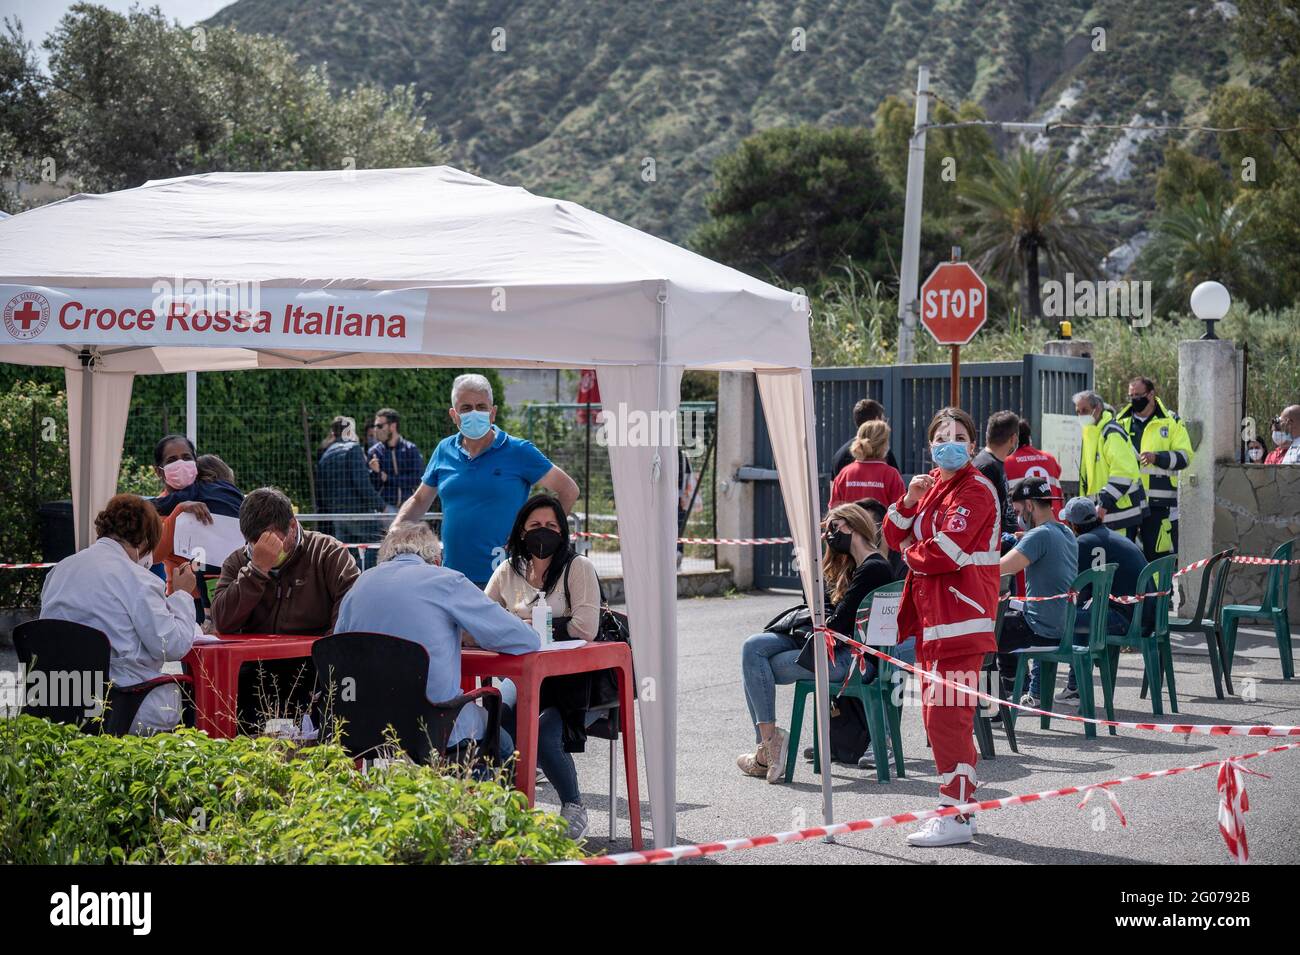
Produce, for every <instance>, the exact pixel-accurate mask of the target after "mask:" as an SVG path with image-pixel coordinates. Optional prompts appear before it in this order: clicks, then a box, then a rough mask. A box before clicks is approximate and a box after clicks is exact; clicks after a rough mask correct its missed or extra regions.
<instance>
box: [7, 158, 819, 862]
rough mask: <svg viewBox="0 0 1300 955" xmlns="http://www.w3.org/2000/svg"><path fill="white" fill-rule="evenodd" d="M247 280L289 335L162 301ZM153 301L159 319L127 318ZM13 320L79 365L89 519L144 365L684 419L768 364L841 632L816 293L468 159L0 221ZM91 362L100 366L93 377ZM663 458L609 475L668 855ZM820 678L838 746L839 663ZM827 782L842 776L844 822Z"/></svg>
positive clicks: (669, 568)
mask: <svg viewBox="0 0 1300 955" xmlns="http://www.w3.org/2000/svg"><path fill="white" fill-rule="evenodd" d="M231 283H235V284H237V285H246V286H251V287H253V288H255V289H257V290H259V293H260V295H261V298H262V300H263V301H264V302H267V303H273V304H268V306H267V308H268V311H267V314H268V316H270V315H274V316H275V317H274V319H273V320H268V322H267V325H268V327H267V328H266V329H264V330H263V331H265V332H267V334H262V333H261V332H253V333H250V331H249V329H248V328H242V329H233V330H232V329H231V328H229V327H227V328H224V329H219V328H217V327H216V323H215V322H212V323H211V324H209V325H208V326H207V327H205V328H203V329H201V330H200V329H199V328H198V323H197V322H195V323H194V326H193V327H189V326H187V325H186V324H185V323H184V322H177V323H173V322H172V321H171V320H170V318H169V317H167V313H168V312H169V310H170V309H169V306H167V305H166V304H164V305H162V306H159V305H157V300H158V299H159V297H160V296H161V297H162V298H165V299H166V300H167V301H170V302H172V303H176V302H180V303H182V304H184V305H185V306H186V307H187V308H190V309H194V308H200V307H202V301H203V299H202V298H201V296H202V295H203V294H204V292H205V289H210V288H211V287H213V286H220V287H226V286H229V285H230V284H231ZM195 284H197V286H198V293H192V291H191V289H192V288H193V287H194V285H195ZM160 289H162V290H163V291H162V292H160V291H159V290H160ZM168 290H170V291H168ZM196 295H197V296H199V297H196ZM394 301H400V302H401V303H402V304H401V311H402V314H403V316H405V321H404V325H403V331H402V334H401V336H398V337H400V338H401V340H400V341H394V340H393V336H387V337H385V336H384V335H383V334H382V333H381V334H379V335H371V333H370V332H369V331H368V330H367V332H366V333H365V335H355V334H353V335H351V336H349V335H348V334H346V333H343V332H340V331H336V332H334V333H328V332H327V333H324V334H320V333H316V334H309V333H307V331H306V330H305V329H304V330H300V329H299V327H298V326H296V325H295V326H293V327H292V329H291V323H290V319H289V310H290V309H291V308H292V307H294V306H295V305H299V306H302V307H301V308H299V310H298V311H299V314H300V315H301V314H302V312H303V311H304V310H306V311H307V313H308V317H310V314H311V311H312V310H313V309H315V310H318V311H319V312H326V303H332V305H333V307H336V308H337V309H338V311H339V314H340V315H341V314H342V312H343V310H344V303H346V305H347V308H349V309H352V308H355V309H357V310H359V311H368V310H373V311H387V312H388V313H392V314H395V313H396V309H395V308H394V307H393V306H392V303H393V302H394ZM37 306H39V308H38V307H37ZM148 307H154V308H157V309H158V318H157V321H156V322H154V323H151V324H150V325H149V327H147V328H142V327H141V325H140V323H139V322H135V324H134V326H130V325H128V324H127V315H128V314H130V315H131V316H132V317H133V319H138V318H139V317H140V315H141V310H142V309H144V308H148ZM207 307H208V309H209V310H210V309H211V306H210V305H209V306H207ZM272 309H274V311H272ZM281 309H283V313H281V311H280V310H281ZM65 310H67V315H68V321H67V322H65V321H64V312H65ZM92 310H93V311H94V312H95V314H96V316H97V317H96V318H95V319H94V320H92V318H91V312H92ZM0 312H5V315H4V321H3V322H0V361H2V362H7V363H12V364H20V365H45V366H55V367H62V368H65V369H67V383H68V392H69V421H70V426H71V428H72V435H71V441H70V449H71V466H72V472H73V479H74V482H78V483H75V484H74V487H75V489H76V496H75V498H74V500H75V501H76V502H78V503H77V507H78V511H79V513H78V517H79V519H80V522H81V524H82V525H85V524H87V523H88V521H89V517H90V515H91V514H93V513H95V511H96V510H97V509H98V508H100V507H102V506H103V504H104V502H105V501H107V500H108V498H109V497H110V496H111V494H112V493H113V490H114V488H115V487H116V481H117V472H118V468H119V465H120V460H121V450H122V440H123V436H124V433H125V427H126V418H127V415H128V413H129V406H130V393H131V382H132V376H133V374H165V373H177V372H185V371H225V370H238V369H248V368H313V367H333V368H382V367H548V368H596V369H597V371H598V375H599V376H600V382H601V387H602V390H603V393H604V396H605V399H606V401H607V402H608V403H610V404H611V405H615V406H617V405H618V404H619V403H626V406H627V409H628V410H643V411H646V412H651V411H655V410H667V409H676V407H677V404H678V401H679V398H680V388H679V385H680V381H681V374H682V369H683V368H702V369H715V370H743V371H755V372H757V373H758V375H759V388H760V392H761V394H762V396H763V406H764V411H765V413H766V415H767V417H768V423H769V429H768V430H769V434H770V436H771V441H772V446H773V450H774V453H775V456H776V461H777V468H778V471H779V472H780V474H781V488H782V495H783V498H784V500H785V506H786V510H787V514H788V516H789V518H790V524H791V527H792V528H793V529H794V530H793V533H794V536H795V539H796V542H797V545H798V547H799V548H800V551H799V552H800V554H801V555H804V556H805V558H807V557H809V556H810V557H811V559H804V560H802V561H801V562H800V573H801V576H802V579H803V583H804V587H805V589H806V591H807V592H808V593H809V595H810V597H811V599H812V601H813V606H814V608H815V611H816V620H817V622H818V623H819V624H820V623H821V622H822V621H823V619H824V618H823V616H822V613H823V608H822V606H821V602H822V601H821V585H820V559H819V554H818V551H817V539H818V536H819V531H818V525H817V521H818V510H819V502H818V501H817V496H816V488H817V483H816V459H815V450H814V448H813V447H812V443H811V440H810V439H811V436H812V427H811V413H812V412H811V409H812V399H811V372H810V368H811V364H812V355H811V348H810V345H809V339H808V325H807V305H806V300H805V299H803V297H802V296H796V295H794V294H792V293H789V292H786V291H784V290H782V289H779V288H776V287H775V286H772V285H769V284H767V283H765V282H761V281H759V280H758V279H755V278H753V277H752V276H748V275H745V274H743V273H741V272H737V271H735V270H734V269H730V268H727V267H726V266H723V265H719V264H718V263H716V262H711V261H709V260H708V259H705V258H703V257H701V256H698V255H695V254H694V253H691V252H688V251H687V250H685V249H681V248H678V247H677V246H674V245H672V244H670V243H668V242H664V241H662V240H660V239H656V238H654V237H653V236H649V235H646V234H644V233H641V232H638V231H636V230H635V229H632V228H629V227H628V226H625V225H622V224H621V223H618V222H615V221H613V220H611V219H608V218H606V217H604V216H601V215H599V214H597V213H594V212H591V211H590V210H587V209H584V208H582V207H581V206H577V205H575V204H573V203H571V202H564V201H558V200H554V199H548V198H545V197H542V196H534V195H532V194H531V193H528V192H526V191H525V190H523V189H519V188H516V187H506V186H501V185H498V184H496V183H492V182H489V181H487V180H484V179H480V178H478V177H476V176H472V175H469V174H468V173H464V172H461V171H460V170H456V169H452V168H450V167H446V166H439V167H433V168H423V169H387V170H364V171H360V170H359V171H355V172H348V173H341V172H292V173H211V174H205V175H200V176H190V177H186V178H182V179H171V180H166V181H162V182H151V183H146V184H145V185H144V186H141V187H139V188H136V189H127V190H124V191H122V192H117V193H110V194H107V195H102V196H73V197H71V198H69V199H65V200H63V201H61V202H56V203H52V204H50V205H48V206H42V207H40V208H37V209H33V210H29V211H28V212H24V213H22V214H20V215H17V216H14V217H12V218H10V219H6V220H4V221H3V222H0ZM190 314H191V315H192V314H193V312H192V311H191V312H190ZM281 314H283V322H282V323H281V320H280V317H281ZM11 319H12V320H13V322H12V323H11ZM317 320H318V323H319V320H320V316H319V315H317ZM174 324H175V326H176V327H175V328H173V325H174ZM326 324H327V325H328V322H327V323H326ZM335 327H336V329H337V328H338V327H339V326H338V325H336V326H335ZM83 352H89V353H90V354H91V355H93V356H94V366H93V368H94V370H93V371H91V372H89V373H87V372H84V371H83V365H82V361H81V357H80V356H81V354H82V353H83ZM83 375H86V376H87V377H89V378H90V379H91V380H92V381H93V385H92V387H91V389H89V393H84V392H85V389H83V388H82V385H81V382H82V378H83ZM661 375H662V381H661V380H660V376H661ZM84 408H89V409H91V410H90V416H89V418H88V420H87V424H88V426H89V440H88V442H87V444H88V448H89V453H88V454H87V453H86V449H85V448H83V447H82V444H83V442H82V439H81V434H82V429H81V422H82V418H81V415H82V413H83V411H82V409H84ZM654 450H655V449H654V448H653V447H615V448H611V469H612V472H613V478H614V491H615V499H616V500H617V501H618V510H619V515H620V532H621V533H622V534H624V535H626V536H625V538H624V543H623V554H624V561H625V567H626V569H627V574H626V577H627V593H628V609H629V613H630V615H631V621H632V626H633V630H634V634H635V636H634V647H635V649H634V653H635V656H636V662H637V676H638V678H651V679H653V680H654V684H653V692H654V693H655V695H656V699H655V701H654V703H653V705H649V701H646V702H643V703H642V705H641V707H640V710H641V713H642V720H641V722H642V730H643V740H644V743H645V751H646V758H647V771H648V773H649V778H648V787H647V788H648V791H649V797H650V803H651V814H652V819H653V822H654V842H655V844H656V845H658V846H664V845H667V844H669V843H670V842H671V840H672V839H673V838H674V837H675V822H674V812H675V795H676V787H675V771H676V686H677V683H676V665H677V652H676V651H677V644H676V639H677V638H676V626H675V603H674V602H675V597H676V589H675V574H674V569H673V559H674V546H673V539H674V537H675V536H676V509H675V504H674V503H673V502H674V499H675V496H676V495H675V489H676V481H675V478H674V475H675V474H676V467H677V461H676V455H675V454H672V453H669V454H664V453H662V452H663V449H660V473H659V479H658V481H657V482H656V481H652V480H651V479H650V477H651V475H650V473H649V470H648V469H649V465H650V461H651V460H652V459H653V456H654ZM82 473H86V474H88V475H89V476H90V480H89V481H87V482H85V484H84V485H83V484H82V483H80V477H79V475H81V474H82ZM89 536H91V535H88V534H87V535H84V538H85V539H88V538H89ZM85 539H83V538H79V540H78V543H79V545H84V543H85ZM737 669H739V667H738V668H737ZM817 678H818V680H817V682H818V689H819V692H818V700H819V703H818V706H817V717H818V721H819V725H820V726H821V729H822V738H823V739H828V738H829V736H828V735H827V733H826V728H827V725H826V715H827V714H826V711H827V706H826V705H825V700H826V699H827V693H828V690H827V684H826V667H825V660H824V659H823V660H821V663H820V665H819V667H818V670H817ZM739 702H740V701H739V700H737V703H738V704H739ZM829 778H830V777H829V766H828V765H827V766H824V767H823V780H822V791H823V800H824V803H825V806H826V819H827V821H830V820H831V816H830V786H829Z"/></svg>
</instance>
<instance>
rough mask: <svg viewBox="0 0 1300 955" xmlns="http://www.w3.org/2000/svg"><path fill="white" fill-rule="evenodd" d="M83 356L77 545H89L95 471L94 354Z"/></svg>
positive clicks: (88, 353) (79, 356) (81, 354)
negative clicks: (92, 482) (92, 448)
mask: <svg viewBox="0 0 1300 955" xmlns="http://www.w3.org/2000/svg"><path fill="white" fill-rule="evenodd" d="M77 357H78V358H80V359H81V460H80V461H79V462H77V465H78V472H79V474H80V483H79V485H78V487H77V504H78V506H77V548H78V549H79V550H80V549H84V548H86V547H89V546H90V479H91V474H92V473H93V468H92V467H91V465H92V463H93V462H92V460H91V450H90V444H91V440H92V439H91V435H92V434H93V433H94V427H93V424H94V422H93V420H92V419H93V418H94V414H95V368H94V365H95V356H94V355H92V354H91V353H90V350H89V349H82V351H81V352H80V354H78V356H77Z"/></svg>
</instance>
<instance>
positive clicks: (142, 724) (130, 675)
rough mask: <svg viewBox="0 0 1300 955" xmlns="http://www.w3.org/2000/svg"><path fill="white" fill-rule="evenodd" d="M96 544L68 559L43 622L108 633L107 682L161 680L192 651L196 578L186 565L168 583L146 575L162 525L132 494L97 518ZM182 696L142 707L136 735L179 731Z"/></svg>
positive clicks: (173, 694) (158, 694) (162, 694)
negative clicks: (168, 667) (169, 665)
mask: <svg viewBox="0 0 1300 955" xmlns="http://www.w3.org/2000/svg"><path fill="white" fill-rule="evenodd" d="M95 532H96V533H97V534H98V535H99V537H98V539H97V540H96V541H95V542H94V543H93V544H91V545H90V546H89V547H87V548H86V549H85V550H81V551H78V552H77V553H75V554H73V555H72V556H71V557H65V558H64V559H63V560H61V561H59V563H58V565H57V566H56V567H55V568H54V569H53V570H51V571H50V573H49V576H48V577H46V578H45V586H44V588H43V589H42V590H41V617H42V618H43V619H53V620H69V621H72V622H73V623H80V624H84V625H85V626H88V627H94V628H95V629H97V630H101V631H103V633H104V634H105V635H106V636H107V637H108V641H109V644H110V646H111V650H110V656H109V663H108V679H109V680H110V681H111V682H112V683H113V684H114V685H115V686H132V685H134V684H137V683H143V682H145V681H147V680H152V679H154V678H156V677H160V676H162V675H163V671H162V668H163V664H164V663H167V662H169V661H175V660H179V659H180V658H181V657H183V656H185V654H186V653H188V652H189V649H190V647H191V646H192V645H193V643H194V638H195V636H196V635H197V634H198V633H199V629H198V626H197V624H195V622H194V598H193V597H191V596H190V591H191V590H192V589H193V588H194V572H193V571H192V570H191V569H190V566H189V565H188V564H183V565H181V566H180V567H179V568H177V569H176V570H175V571H174V572H173V573H172V578H171V580H170V581H169V582H168V584H164V583H163V581H162V579H161V578H160V577H158V576H157V575H155V574H153V573H151V572H150V570H149V566H150V564H152V562H153V557H152V555H153V549H154V547H155V546H156V545H157V543H158V538H159V537H160V535H161V533H162V523H161V521H160V520H159V518H158V512H157V511H155V510H154V508H153V505H152V504H150V503H149V502H148V501H146V500H145V499H144V498H141V497H137V496H136V495H134V494H119V495H117V496H116V497H114V498H112V499H111V500H110V501H109V502H108V504H107V505H106V506H105V507H104V509H103V510H102V511H100V512H99V514H98V515H97V516H96V517H95ZM180 716H181V699H180V689H179V687H177V686H176V685H175V684H164V685H162V686H159V687H157V688H156V689H154V690H152V691H150V693H149V695H148V696H146V697H145V698H144V701H143V702H142V703H141V704H140V709H139V711H138V712H137V713H136V717H135V720H134V722H133V723H132V725H131V732H132V733H133V734H136V735H149V734H152V733H157V732H163V731H167V730H172V729H175V728H176V724H177V723H179V722H180Z"/></svg>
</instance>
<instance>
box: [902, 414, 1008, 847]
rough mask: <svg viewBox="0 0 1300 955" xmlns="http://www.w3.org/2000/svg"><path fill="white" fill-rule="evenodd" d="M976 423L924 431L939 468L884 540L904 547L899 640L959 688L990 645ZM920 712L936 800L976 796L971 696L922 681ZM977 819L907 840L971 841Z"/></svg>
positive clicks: (993, 580)
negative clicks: (910, 642) (936, 779)
mask: <svg viewBox="0 0 1300 955" xmlns="http://www.w3.org/2000/svg"><path fill="white" fill-rule="evenodd" d="M976 434H977V432H976V430H975V422H974V421H973V420H971V416H970V415H969V414H967V413H966V412H965V411H962V410H961V409H960V408H942V409H940V410H939V413H938V414H936V415H935V416H934V419H933V420H932V421H931V422H930V427H929V430H928V431H927V432H926V437H927V438H928V440H929V442H930V457H931V459H932V460H933V461H934V463H935V464H936V465H937V467H935V469H934V470H932V471H931V472H930V473H929V474H918V475H916V476H915V477H913V478H912V482H911V484H910V485H909V486H908V488H907V493H906V494H904V495H903V497H902V498H901V499H900V500H898V501H896V502H895V503H894V504H893V505H892V506H891V507H890V508H889V515H888V519H887V520H886V521H885V539H886V541H888V543H889V546H890V547H891V548H893V549H894V550H897V551H901V552H902V554H903V561H904V562H905V563H906V564H907V570H908V573H907V581H906V583H905V584H904V585H903V596H902V599H901V600H900V602H899V606H898V639H899V642H900V643H901V642H902V641H903V640H906V639H908V638H911V637H915V638H916V640H917V648H916V660H917V664H918V665H919V666H920V667H921V669H923V670H927V671H937V672H938V674H939V675H940V676H942V677H944V678H945V679H948V680H950V681H952V682H954V683H957V684H959V685H962V686H969V687H972V688H974V687H977V686H978V685H979V674H980V671H981V669H983V666H984V655H985V654H986V653H991V652H992V651H994V650H996V649H997V648H998V647H997V640H996V639H995V637H994V619H995V618H996V615H997V608H998V577H999V570H998V561H999V560H1000V558H1001V547H1000V537H1001V518H1002V513H1001V512H1002V509H1001V505H1000V504H999V501H998V495H997V491H996V490H994V487H993V484H992V482H990V481H989V479H988V478H986V477H985V476H984V475H983V474H981V473H980V471H979V469H978V468H976V467H975V465H974V464H972V463H971V458H972V456H973V455H974V454H975V438H976ZM922 682H923V688H922V697H921V718H922V721H923V722H924V723H925V729H926V732H927V733H928V734H929V737H930V746H931V749H932V751H933V752H934V761H935V765H936V767H937V768H938V770H939V776H940V780H941V784H940V786H939V796H940V800H939V801H940V804H941V805H961V804H962V803H965V802H969V801H970V800H971V799H972V798H973V793H974V792H975V787H976V785H977V783H976V779H975V762H976V760H977V758H978V757H977V756H976V753H975V744H974V741H973V739H972V730H973V726H974V718H975V706H976V703H977V700H976V699H975V698H974V697H973V696H969V695H968V694H965V693H962V692H960V691H959V690H953V689H950V688H948V687H944V686H938V685H936V684H935V683H932V682H930V681H928V680H924V681H922ZM974 822H975V820H974V817H973V816H942V817H936V818H934V819H930V820H927V821H926V823H925V825H923V826H922V827H921V829H920V830H919V831H917V832H914V833H912V834H911V835H910V836H908V837H907V841H908V843H909V844H910V845H914V846H948V845H957V844H959V843H965V842H970V841H971V839H972V838H973V837H974V835H975V825H974Z"/></svg>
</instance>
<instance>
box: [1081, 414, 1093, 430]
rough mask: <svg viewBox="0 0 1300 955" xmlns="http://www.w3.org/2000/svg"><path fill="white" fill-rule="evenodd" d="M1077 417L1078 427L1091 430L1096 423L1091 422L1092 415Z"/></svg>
mask: <svg viewBox="0 0 1300 955" xmlns="http://www.w3.org/2000/svg"><path fill="white" fill-rule="evenodd" d="M1078 417H1079V425H1080V427H1084V428H1091V427H1092V426H1093V425H1094V424H1096V423H1097V422H1096V421H1094V420H1093V418H1092V415H1090V414H1081V415H1079V416H1078Z"/></svg>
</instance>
